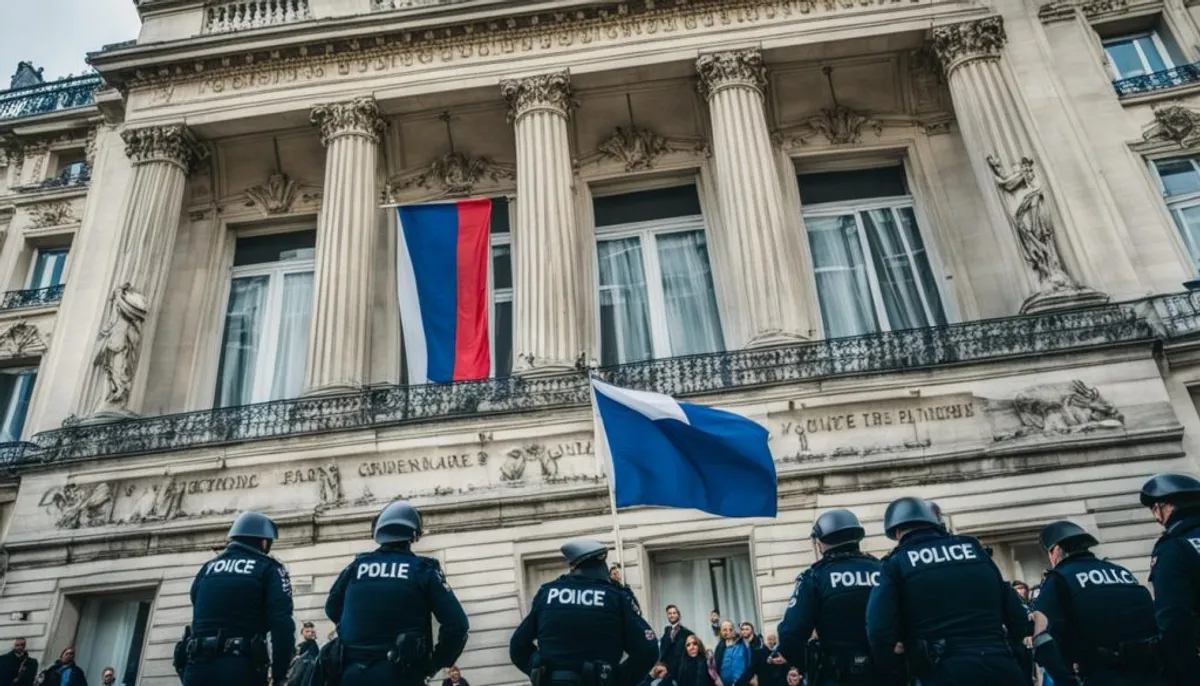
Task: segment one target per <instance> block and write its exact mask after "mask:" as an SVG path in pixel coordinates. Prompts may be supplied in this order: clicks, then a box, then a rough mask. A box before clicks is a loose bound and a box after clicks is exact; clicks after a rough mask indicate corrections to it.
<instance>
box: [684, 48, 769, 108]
mask: <svg viewBox="0 0 1200 686" xmlns="http://www.w3.org/2000/svg"><path fill="white" fill-rule="evenodd" d="M696 72H697V73H698V74H699V75H700V82H699V89H700V95H702V96H704V99H706V100H708V99H710V98H712V96H713V95H714V94H715V93H716V92H718V91H719V90H721V89H722V88H727V87H729V86H748V87H750V88H753V89H754V90H756V91H758V92H759V93H762V92H763V91H764V90H765V89H766V87H767V66H766V64H765V63H764V62H763V57H762V53H761V52H760V51H758V50H734V51H730V52H717V53H709V54H705V55H701V56H700V57H699V58H697V59H696Z"/></svg>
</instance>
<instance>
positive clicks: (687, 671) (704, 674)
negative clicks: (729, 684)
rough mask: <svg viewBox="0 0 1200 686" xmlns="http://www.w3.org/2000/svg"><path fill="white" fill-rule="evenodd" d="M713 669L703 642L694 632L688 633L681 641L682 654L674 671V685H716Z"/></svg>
mask: <svg viewBox="0 0 1200 686" xmlns="http://www.w3.org/2000/svg"><path fill="white" fill-rule="evenodd" d="M714 672H715V669H714V668H713V664H712V662H711V661H710V658H709V655H708V651H707V650H706V649H705V648H704V642H703V641H701V640H700V637H699V636H697V635H696V634H688V637H687V638H686V639H684V642H683V655H681V656H680V658H679V666H678V667H677V668H676V670H675V673H674V674H673V675H672V676H674V677H675V686H716V680H715V679H713V674H714Z"/></svg>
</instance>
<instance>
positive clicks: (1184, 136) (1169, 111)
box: [1142, 104, 1200, 148]
mask: <svg viewBox="0 0 1200 686" xmlns="http://www.w3.org/2000/svg"><path fill="white" fill-rule="evenodd" d="M1155 139H1158V140H1163V141H1171V142H1173V143H1177V144H1178V145H1180V146H1181V147H1184V148H1189V147H1191V146H1193V145H1195V144H1196V143H1197V142H1200V112H1197V111H1196V110H1193V109H1191V108H1188V107H1184V106H1182V105H1178V104H1170V105H1161V106H1156V107H1155V108H1154V121H1152V122H1150V123H1149V124H1147V125H1146V126H1145V128H1144V130H1143V131H1142V140H1145V141H1150V140H1155Z"/></svg>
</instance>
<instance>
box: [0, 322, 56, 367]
mask: <svg viewBox="0 0 1200 686" xmlns="http://www.w3.org/2000/svg"><path fill="white" fill-rule="evenodd" d="M46 347H47V345H46V337H44V336H43V335H42V333H41V331H39V330H38V328H37V327H36V326H34V325H33V324H30V323H28V322H25V321H20V322H16V323H14V324H9V325H8V327H7V328H6V329H4V330H3V331H0V357H3V358H5V359H14V358H25V357H37V356H39V355H41V354H43V353H45V352H46Z"/></svg>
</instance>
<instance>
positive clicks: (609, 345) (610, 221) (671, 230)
mask: <svg viewBox="0 0 1200 686" xmlns="http://www.w3.org/2000/svg"><path fill="white" fill-rule="evenodd" d="M593 207H594V210H595V216H596V254H597V261H598V270H597V275H598V283H599V314H600V361H601V364H604V365H612V364H620V363H623V362H636V361H638V360H646V359H651V358H656V357H670V356H674V355H691V354H697V353H709V352H714V351H717V350H721V349H722V347H723V339H722V336H721V320H720V316H719V314H718V312H717V298H716V293H715V291H714V290H713V280H712V273H711V270H710V268H709V261H708V246H707V243H706V240H705V234H704V217H703V216H702V215H701V212H700V197H699V195H698V194H697V193H696V187H695V186H694V185H689V186H679V187H675V188H667V189H663V190H655V191H641V192H637V193H627V194H624V195H612V196H607V197H599V198H596V199H595V201H594V204H593Z"/></svg>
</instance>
